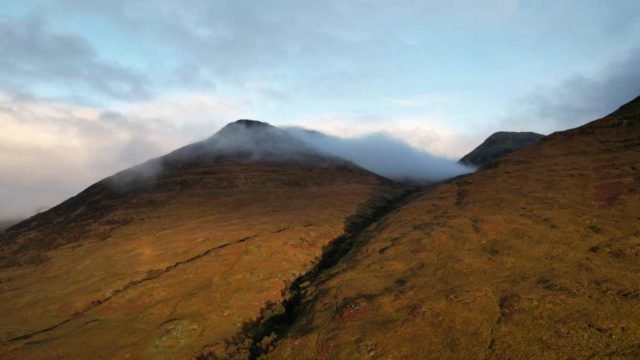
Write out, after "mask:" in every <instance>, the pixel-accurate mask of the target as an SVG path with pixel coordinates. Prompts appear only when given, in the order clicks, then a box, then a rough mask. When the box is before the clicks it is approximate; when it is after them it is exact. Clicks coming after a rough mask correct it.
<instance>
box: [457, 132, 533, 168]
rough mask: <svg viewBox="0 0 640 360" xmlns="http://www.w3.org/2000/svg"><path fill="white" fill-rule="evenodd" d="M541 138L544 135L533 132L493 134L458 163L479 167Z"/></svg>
mask: <svg viewBox="0 0 640 360" xmlns="http://www.w3.org/2000/svg"><path fill="white" fill-rule="evenodd" d="M543 137H544V135H541V134H537V133H534V132H510V131H499V132H495V133H493V134H491V136H489V137H488V138H487V139H486V140H485V141H484V142H483V143H482V144H480V145H479V146H478V147H476V148H475V149H474V150H473V151H472V152H470V153H469V154H467V155H465V156H464V157H463V158H462V159H460V162H461V163H462V164H465V165H472V166H478V167H480V166H482V165H484V164H487V163H490V162H492V161H494V160H497V159H498V158H500V157H502V156H505V155H507V154H509V153H512V152H514V151H516V150H519V149H521V148H523V147H525V146H529V145H531V144H534V143H536V142H538V141H539V140H540V139H542V138H543Z"/></svg>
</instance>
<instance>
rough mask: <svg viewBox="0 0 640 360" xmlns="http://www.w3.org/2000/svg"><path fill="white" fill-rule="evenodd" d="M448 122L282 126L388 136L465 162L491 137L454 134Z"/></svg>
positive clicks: (318, 121)
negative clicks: (467, 155) (479, 145)
mask: <svg viewBox="0 0 640 360" xmlns="http://www.w3.org/2000/svg"><path fill="white" fill-rule="evenodd" d="M447 119H448V118H447V117H446V116H444V115H443V114H437V113H436V114H434V113H432V112H429V111H425V112H421V114H420V115H413V116H380V115H366V114H365V115H361V114H350V113H326V114H315V115H313V116H310V117H306V118H293V119H290V120H283V121H281V122H279V123H278V124H282V125H286V126H292V127H302V128H307V129H313V130H317V131H320V132H323V133H325V134H328V135H331V136H337V137H342V138H354V137H362V136H366V135H370V134H374V133H379V134H385V135H386V136H389V137H391V138H395V139H402V141H404V142H405V143H406V144H407V145H409V146H411V147H413V148H415V149H418V150H420V151H424V152H428V153H431V154H433V155H435V156H439V157H444V158H461V157H462V156H464V155H465V154H467V153H468V152H469V151H471V150H473V149H474V148H475V147H476V146H477V145H478V144H479V143H480V142H482V140H484V137H486V136H488V134H467V133H463V132H457V131H454V130H450V129H448V128H447Z"/></svg>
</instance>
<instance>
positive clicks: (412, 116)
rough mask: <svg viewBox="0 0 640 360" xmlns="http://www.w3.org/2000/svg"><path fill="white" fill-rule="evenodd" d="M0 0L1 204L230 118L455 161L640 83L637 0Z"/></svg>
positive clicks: (34, 196) (12, 207) (70, 182)
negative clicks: (403, 147) (392, 143)
mask: <svg viewBox="0 0 640 360" xmlns="http://www.w3.org/2000/svg"><path fill="white" fill-rule="evenodd" d="M0 3H1V6H0V204H2V205H0V218H2V217H11V216H18V217H21V216H28V215H31V214H33V213H34V212H35V211H39V210H42V209H44V208H47V207H50V206H52V205H55V204H56V203H58V202H60V201H62V200H64V199H65V198H67V197H69V196H72V195H74V194H75V193H77V192H79V191H81V190H82V189H83V188H85V187H87V186H88V185H90V184H91V183H92V182H95V181H97V180H99V179H101V178H103V177H105V176H108V175H111V174H113V173H114V172H116V171H118V170H121V169H124V168H126V167H129V166H132V165H134V164H137V163H140V162H142V161H145V160H147V159H149V158H152V157H155V156H160V155H162V154H164V153H166V152H168V151H170V150H173V149H175V148H177V147H179V146H182V145H185V144H188V143H190V142H193V141H197V140H201V139H203V138H206V137H208V136H210V135H212V134H213V133H215V132H216V131H217V130H218V129H220V128H221V127H222V126H224V125H225V124H226V123H228V122H231V121H233V120H235V119H240V118H250V119H258V120H262V121H266V122H269V123H271V124H273V125H277V126H296V127H304V128H309V129H314V130H319V131H322V132H325V133H327V134H330V135H334V136H339V137H347V138H354V137H355V138H357V137H365V138H366V137H369V138H370V137H371V136H374V137H375V136H377V135H376V134H378V135H384V136H386V137H389V138H393V139H395V140H397V141H400V142H404V143H406V144H408V145H410V146H412V147H414V148H415V149H417V150H419V151H424V152H428V153H429V154H432V155H434V156H439V157H444V158H447V159H452V160H453V159H457V158H459V157H461V156H463V155H464V154H466V153H467V152H469V151H470V150H472V149H473V148H474V147H475V146H477V145H478V144H479V143H480V142H482V140H483V139H484V138H486V137H487V136H489V135H490V134H491V133H493V132H495V131H499V130H502V131H536V132H540V133H544V134H548V133H551V132H554V131H558V130H563V129H567V128H571V127H575V126H577V125H580V124H583V123H585V122H587V121H590V120H593V119H596V118H598V117H601V116H603V115H605V114H607V113H609V112H611V111H613V110H615V109H616V108H617V107H618V106H620V105H622V104H623V103H625V102H627V101H629V100H631V99H632V98H634V97H635V96H637V95H640V67H639V66H637V64H640V6H638V4H637V0H616V1H600V0H598V1H596V0H565V1H562V0H556V1H546V0H536V1H519V0H486V1H475V0H473V1H472V0H452V1H447V2H442V1H426V0H424V1H418V0H397V1H383V0H317V1H299V0H272V1H255V0H254V1H245V0H232V1H223V0H207V1H205V0H194V1H189V2H185V1H177V0H175V1H174V0H163V1H159V0H154V1H151V0H140V1H128V0H127V1H125V0H104V1H98V0H93V1H92V0H20V1H17V0H0Z"/></svg>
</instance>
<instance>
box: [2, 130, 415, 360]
mask: <svg viewBox="0 0 640 360" xmlns="http://www.w3.org/2000/svg"><path fill="white" fill-rule="evenodd" d="M405 190H406V188H405V187H403V186H399V185H396V184H394V183H392V182H390V181H388V180H386V179H384V178H381V177H379V176H377V175H375V174H372V173H370V172H368V171H365V170H363V169H361V168H358V167H357V166H355V165H353V164H351V163H349V162H346V161H343V160H340V159H337V158H333V157H329V156H325V155H322V154H320V153H318V152H316V151H314V150H311V149H309V148H308V147H306V146H305V145H304V144H302V143H301V142H299V141H297V140H295V139H294V138H292V137H291V136H289V135H288V134H287V133H286V132H284V131H283V130H280V129H278V128H275V127H272V126H270V125H268V124H265V123H261V122H257V121H250V120H241V121H237V122H235V123H232V124H230V125H228V126H226V127H225V128H223V129H222V130H221V131H219V132H218V133H217V134H215V135H214V136H212V137H211V138H209V139H207V140H204V141H202V142H199V143H195V144H192V145H189V146H186V147H184V148H181V149H178V150H176V151H174V152H172V153H170V154H167V155H166V156H163V157H160V158H157V159H153V160H151V161H149V162H147V163H145V164H142V165H139V166H136V167H134V168H131V169H128V170H125V171H123V172H120V173H118V174H116V175H114V176H112V177H109V178H107V179H104V180H102V181H100V182H98V183H96V184H94V185H92V186H90V187H89V188H87V189H86V190H84V191H83V192H81V193H79V194H78V195H76V196H74V197H73V198H71V199H69V200H67V201H65V202H63V203H62V204H60V205H58V206H56V207H54V208H52V209H50V210H48V211H45V212H43V213H40V214H38V215H36V216H34V217H32V218H29V219H27V220H25V221H22V222H20V223H19V224H16V225H14V226H12V227H10V228H9V229H8V230H7V232H6V233H5V234H4V235H3V236H4V237H3V238H2V239H0V266H1V269H0V318H1V319H2V321H1V322H0V357H2V358H5V357H7V358H47V359H51V358H65V359H68V358H135V359H140V358H158V357H163V358H191V357H194V356H195V355H196V354H198V353H199V352H200V351H202V349H204V348H216V347H219V346H222V345H223V344H224V343H225V340H226V339H228V338H230V337H232V336H233V335H234V334H235V333H237V332H238V331H240V330H241V327H242V324H243V323H245V322H248V321H250V320H252V319H254V318H255V317H256V316H258V315H259V313H260V310H261V309H262V308H263V307H265V305H266V304H267V303H279V302H280V301H281V299H282V292H283V290H285V289H286V288H287V284H289V283H291V282H292V281H293V280H294V279H295V278H296V277H297V276H299V275H300V274H302V273H305V272H307V271H309V270H310V269H312V268H313V267H314V265H315V264H317V263H318V261H319V259H320V258H321V257H322V254H323V250H324V251H326V250H327V249H331V248H332V247H334V246H335V240H336V239H340V236H341V235H343V234H345V232H347V231H355V230H353V229H357V228H358V226H363V225H362V224H366V223H367V221H369V219H368V217H369V216H370V214H371V213H372V212H374V211H375V210H376V209H378V208H380V207H382V206H384V205H385V204H387V202H389V201H394V200H396V199H397V198H399V197H401V196H402V194H403V193H404V191H405Z"/></svg>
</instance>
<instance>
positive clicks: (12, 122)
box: [0, 93, 247, 218]
mask: <svg viewBox="0 0 640 360" xmlns="http://www.w3.org/2000/svg"><path fill="white" fill-rule="evenodd" d="M234 106H237V107H234ZM189 110H191V111H193V113H190V112H189ZM246 110H247V107H246V106H243V105H241V104H239V103H235V102H234V101H231V100H225V99H218V98H213V97H208V96H204V95H202V94H191V95H190V96H189V95H184V96H181V97H179V98H161V99H156V100H153V101H149V102H145V103H140V104H138V105H136V106H135V107H134V106H131V107H122V108H119V109H115V110H114V109H111V110H105V109H102V108H95V107H89V106H78V105H71V104H68V103H64V102H55V101H50V100H43V99H37V98H25V97H20V96H15V95H11V94H7V93H0V169H1V171H2V176H0V203H2V204H3V206H2V207H0V218H7V217H12V218H13V217H17V216H27V215H31V214H33V212H34V211H35V210H36V209H38V208H42V207H50V206H53V205H55V204H57V203H59V202H61V201H62V200H65V199H66V198H68V197H70V196H72V195H74V194H76V193H78V192H80V191H81V190H83V189H84V188H86V187H87V186H89V185H90V184H91V183H94V182H96V181H98V180H100V179H102V178H104V177H106V176H110V175H112V174H114V173H116V172H117V171H120V170H123V169H125V168H128V167H130V166H133V165H135V164H138V163H141V162H143V161H146V160H148V159H150V158H153V157H157V156H160V155H163V154H165V153H167V152H169V151H171V150H174V149H176V148H178V147H179V146H182V145H184V144H187V143H191V142H193V141H197V140H201V139H203V138H205V137H208V136H210V135H212V134H213V133H215V132H216V131H217V130H218V129H219V128H220V127H222V125H224V124H226V123H227V122H228V121H229V120H230V119H234V117H235V115H236V114H241V113H243V112H244V111H246Z"/></svg>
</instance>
